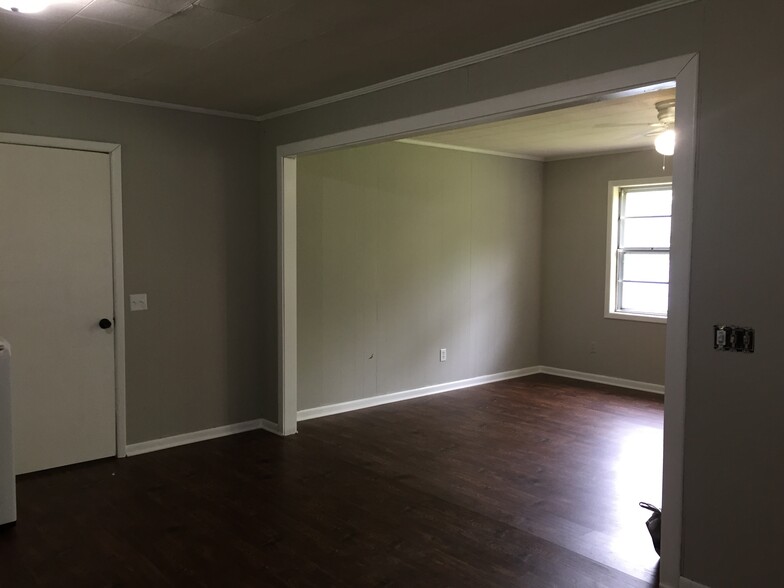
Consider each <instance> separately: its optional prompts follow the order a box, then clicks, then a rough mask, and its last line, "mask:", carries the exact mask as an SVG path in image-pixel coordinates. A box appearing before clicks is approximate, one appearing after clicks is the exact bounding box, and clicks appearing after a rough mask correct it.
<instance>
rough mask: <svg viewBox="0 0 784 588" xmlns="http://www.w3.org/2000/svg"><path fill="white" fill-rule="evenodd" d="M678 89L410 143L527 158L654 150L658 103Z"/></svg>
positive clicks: (454, 131)
mask: <svg viewBox="0 0 784 588" xmlns="http://www.w3.org/2000/svg"><path fill="white" fill-rule="evenodd" d="M673 98H675V88H671V89H665V90H658V91H654V92H645V93H642V94H638V95H636V96H630V97H625V98H616V99H612V100H604V101H601V102H594V103H591V104H584V105H581V106H574V107H571V108H562V109H560V110H551V111H549V112H543V113H540V114H532V115H529V116H525V117H521V118H513V119H509V120H505V121H501V122H494V123H488V124H484V125H477V126H472V127H465V128H462V129H457V130H453V131H445V132H441V133H432V134H428V135H419V136H416V137H413V138H412V139H413V140H412V141H410V142H417V143H424V144H430V145H433V146H442V147H451V148H458V149H463V150H469V151H480V152H482V151H484V152H490V153H499V154H506V155H513V156H517V157H527V158H532V159H542V160H548V159H559V158H563V157H573V156H576V155H590V154H598V153H611V152H618V151H631V150H634V149H644V148H651V149H652V148H653V138H652V137H646V136H645V134H646V133H647V132H649V131H651V130H652V127H650V126H649V125H650V124H651V123H656V122H657V121H658V119H657V111H656V107H655V104H656V102H658V101H660V100H668V99H673Z"/></svg>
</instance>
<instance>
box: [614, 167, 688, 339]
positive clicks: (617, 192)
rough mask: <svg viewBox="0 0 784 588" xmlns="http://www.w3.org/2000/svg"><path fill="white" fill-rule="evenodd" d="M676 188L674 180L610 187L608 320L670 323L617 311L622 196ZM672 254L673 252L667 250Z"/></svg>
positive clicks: (646, 180) (621, 182)
mask: <svg viewBox="0 0 784 588" xmlns="http://www.w3.org/2000/svg"><path fill="white" fill-rule="evenodd" d="M657 186H670V187H671V186H672V177H670V176H663V177H658V178H641V179H632V180H613V181H611V182H609V184H608V197H607V251H606V255H605V258H606V260H607V266H606V272H605V274H606V275H605V285H604V317H605V318H612V319H622V320H629V321H639V322H646V323H665V324H666V323H667V317H666V316H661V315H655V314H643V313H639V312H623V311H619V310H616V309H615V304H616V301H617V295H618V255H617V251H618V230H619V224H620V223H619V222H618V221H619V216H620V214H619V213H620V204H621V194H622V192H623V190H624V189H630V188H655V187H657ZM667 251H669V249H668V250H667Z"/></svg>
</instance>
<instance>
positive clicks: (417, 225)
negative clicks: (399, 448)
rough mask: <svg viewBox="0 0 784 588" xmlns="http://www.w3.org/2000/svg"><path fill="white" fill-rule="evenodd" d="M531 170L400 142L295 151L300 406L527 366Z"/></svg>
mask: <svg viewBox="0 0 784 588" xmlns="http://www.w3.org/2000/svg"><path fill="white" fill-rule="evenodd" d="M542 167H543V166H542V164H541V163H538V162H533V161H524V160H519V159H510V158H504V157H493V156H488V155H478V154H471V153H462V152H458V151H450V150H446V149H436V148H432V147H422V146H416V145H408V144H401V143H384V144H380V145H373V146H369V147H359V148H354V149H346V150H341V151H333V152H329V153H324V154H318V155H311V156H306V157H301V158H300V159H299V161H298V165H297V174H298V177H297V199H298V200H297V224H298V227H297V256H298V259H297V261H298V272H297V274H298V296H299V300H298V307H297V308H298V315H299V316H298V329H299V332H298V346H299V349H298V366H299V368H298V369H299V373H298V403H299V406H298V408H299V409H300V410H302V409H306V408H313V407H317V406H324V405H328V404H335V403H338V402H346V401H349V400H356V399H358V398H363V397H367V396H375V395H379V394H387V393H390V392H399V391H403V390H410V389H413V388H420V387H422V386H429V385H433V384H439V383H444V382H451V381H455V380H462V379H465V378H471V377H475V376H480V375H487V374H493V373H498V372H503V371H508V370H513V369H518V368H523V367H529V366H532V365H538V363H539V356H538V343H539V341H538V335H539V285H540V269H539V262H540V258H541V255H540V243H541V202H542ZM442 347H444V348H446V349H447V361H446V362H443V363H442V362H440V361H439V349H440V348H442Z"/></svg>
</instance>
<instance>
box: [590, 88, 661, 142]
mask: <svg viewBox="0 0 784 588" xmlns="http://www.w3.org/2000/svg"><path fill="white" fill-rule="evenodd" d="M655 106H656V111H657V118H658V119H659V121H658V122H655V123H647V122H644V123H643V122H640V123H607V124H599V125H597V126H599V127H639V126H643V125H645V126H648V127H650V128H651V130H650V131H648V132H647V133H645V136H646V137H656V138H655V140H654V147H655V148H656V151H658V152H659V153H661V154H662V155H672V154H673V153H675V99H674V98H673V99H670V100H661V101H659V102H657V103H656V104H655Z"/></svg>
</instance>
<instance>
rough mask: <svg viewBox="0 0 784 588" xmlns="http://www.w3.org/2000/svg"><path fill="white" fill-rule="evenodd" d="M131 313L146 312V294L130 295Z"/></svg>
mask: <svg viewBox="0 0 784 588" xmlns="http://www.w3.org/2000/svg"><path fill="white" fill-rule="evenodd" d="M130 299H131V312H133V311H135V310H147V294H131V296H130Z"/></svg>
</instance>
